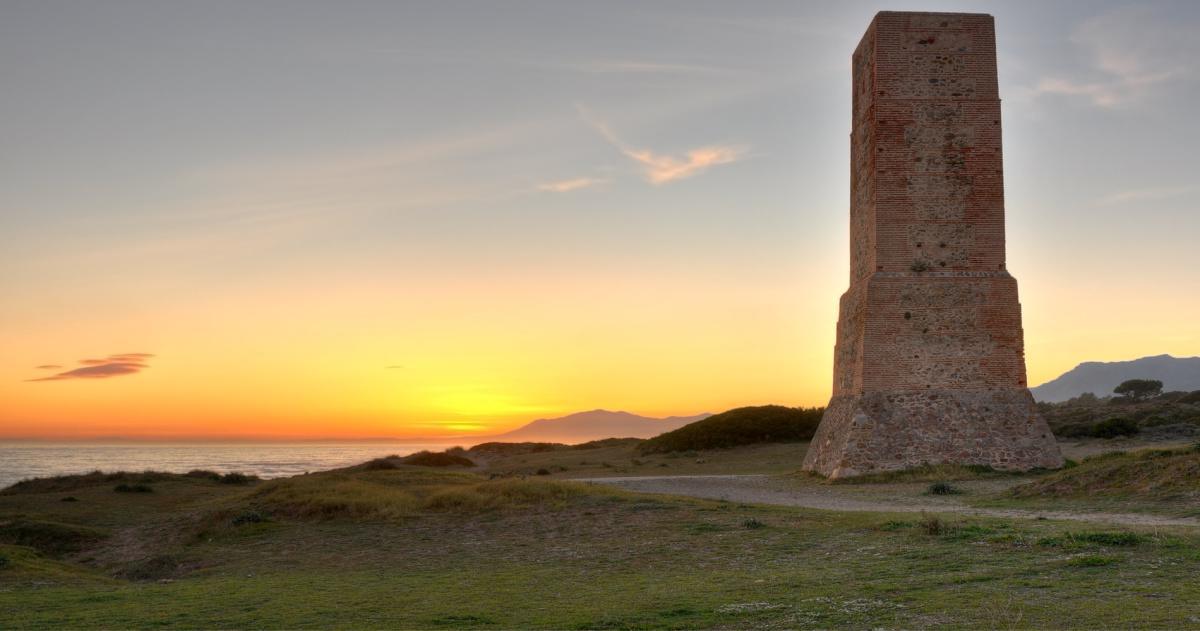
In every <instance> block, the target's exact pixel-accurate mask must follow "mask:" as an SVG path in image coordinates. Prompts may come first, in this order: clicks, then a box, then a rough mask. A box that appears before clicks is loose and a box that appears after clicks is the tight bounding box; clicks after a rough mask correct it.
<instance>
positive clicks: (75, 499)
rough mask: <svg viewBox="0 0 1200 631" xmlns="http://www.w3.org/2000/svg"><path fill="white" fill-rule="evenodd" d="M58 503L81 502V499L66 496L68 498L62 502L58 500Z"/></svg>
mask: <svg viewBox="0 0 1200 631" xmlns="http://www.w3.org/2000/svg"><path fill="white" fill-rule="evenodd" d="M58 501H60V502H78V501H79V498H78V497H75V496H74V495H68V496H66V497H64V498H62V499H61V500H58Z"/></svg>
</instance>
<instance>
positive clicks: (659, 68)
mask: <svg viewBox="0 0 1200 631" xmlns="http://www.w3.org/2000/svg"><path fill="white" fill-rule="evenodd" d="M529 65H534V66H538V67H541V68H552V69H558V70H568V71H572V72H585V73H590V74H679V75H717V74H733V73H738V72H743V71H739V70H735V69H733V68H723V67H720V66H708V65H703V64H684V63H670V62H657V61H638V60H633V59H597V60H590V61H565V62H547V61H536V62H530V64H529Z"/></svg>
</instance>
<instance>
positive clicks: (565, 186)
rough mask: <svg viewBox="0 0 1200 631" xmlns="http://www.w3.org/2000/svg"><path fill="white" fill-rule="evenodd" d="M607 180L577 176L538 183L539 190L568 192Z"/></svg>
mask: <svg viewBox="0 0 1200 631" xmlns="http://www.w3.org/2000/svg"><path fill="white" fill-rule="evenodd" d="M606 181H607V180H603V179H600V178H594V177H577V178H572V179H569V180H558V181H555V182H546V183H545V184H538V187H537V189H538V190H539V191H546V192H549V193H568V192H570V191H578V190H580V189H585V188H591V187H593V186H596V185H599V184H603V183H604V182H606Z"/></svg>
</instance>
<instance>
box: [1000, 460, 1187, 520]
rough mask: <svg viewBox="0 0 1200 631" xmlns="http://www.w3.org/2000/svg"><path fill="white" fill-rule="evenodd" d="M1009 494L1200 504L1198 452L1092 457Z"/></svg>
mask: <svg viewBox="0 0 1200 631" xmlns="http://www.w3.org/2000/svg"><path fill="white" fill-rule="evenodd" d="M1009 493H1010V494H1011V495H1012V496H1013V497H1019V498H1048V497H1067V496H1086V497H1090V498H1095V497H1099V496H1118V497H1120V496H1140V497H1143V498H1146V497H1151V496H1157V497H1160V498H1163V497H1167V496H1169V497H1171V498H1174V499H1183V500H1185V501H1186V500H1191V501H1195V502H1198V503H1200V450H1197V449H1195V448H1184V449H1145V450H1141V451H1135V452H1131V453H1124V452H1113V453H1109V454H1104V455H1100V456H1092V457H1090V458H1085V459H1084V460H1083V461H1082V462H1080V463H1079V464H1078V466H1075V467H1071V468H1068V469H1063V470H1061V471H1058V472H1056V473H1052V474H1050V475H1047V476H1044V477H1041V478H1038V479H1036V480H1034V481H1032V482H1029V483H1026V484H1022V485H1020V486H1017V487H1014V488H1013V489H1011V490H1010V491H1009ZM1198 507H1200V504H1198Z"/></svg>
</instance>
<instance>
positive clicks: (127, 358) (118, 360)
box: [27, 353, 154, 381]
mask: <svg viewBox="0 0 1200 631" xmlns="http://www.w3.org/2000/svg"><path fill="white" fill-rule="evenodd" d="M152 357H154V355H151V354H150V353H120V354H117V355H109V356H108V357H107V358H105V359H81V360H79V363H80V364H82V365H83V367H82V368H75V369H72V370H68V371H66V372H61V373H58V374H57V375H51V376H49V377H41V378H38V379H28V380H27V381H65V380H69V379H107V378H109V377H119V376H121V375H132V374H135V373H138V372H141V371H142V370H144V369H146V368H149V366H148V365H147V364H146V360H148V359H150V358H152ZM52 367H53V368H62V366H56V365H54V364H45V365H42V366H38V368H52Z"/></svg>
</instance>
